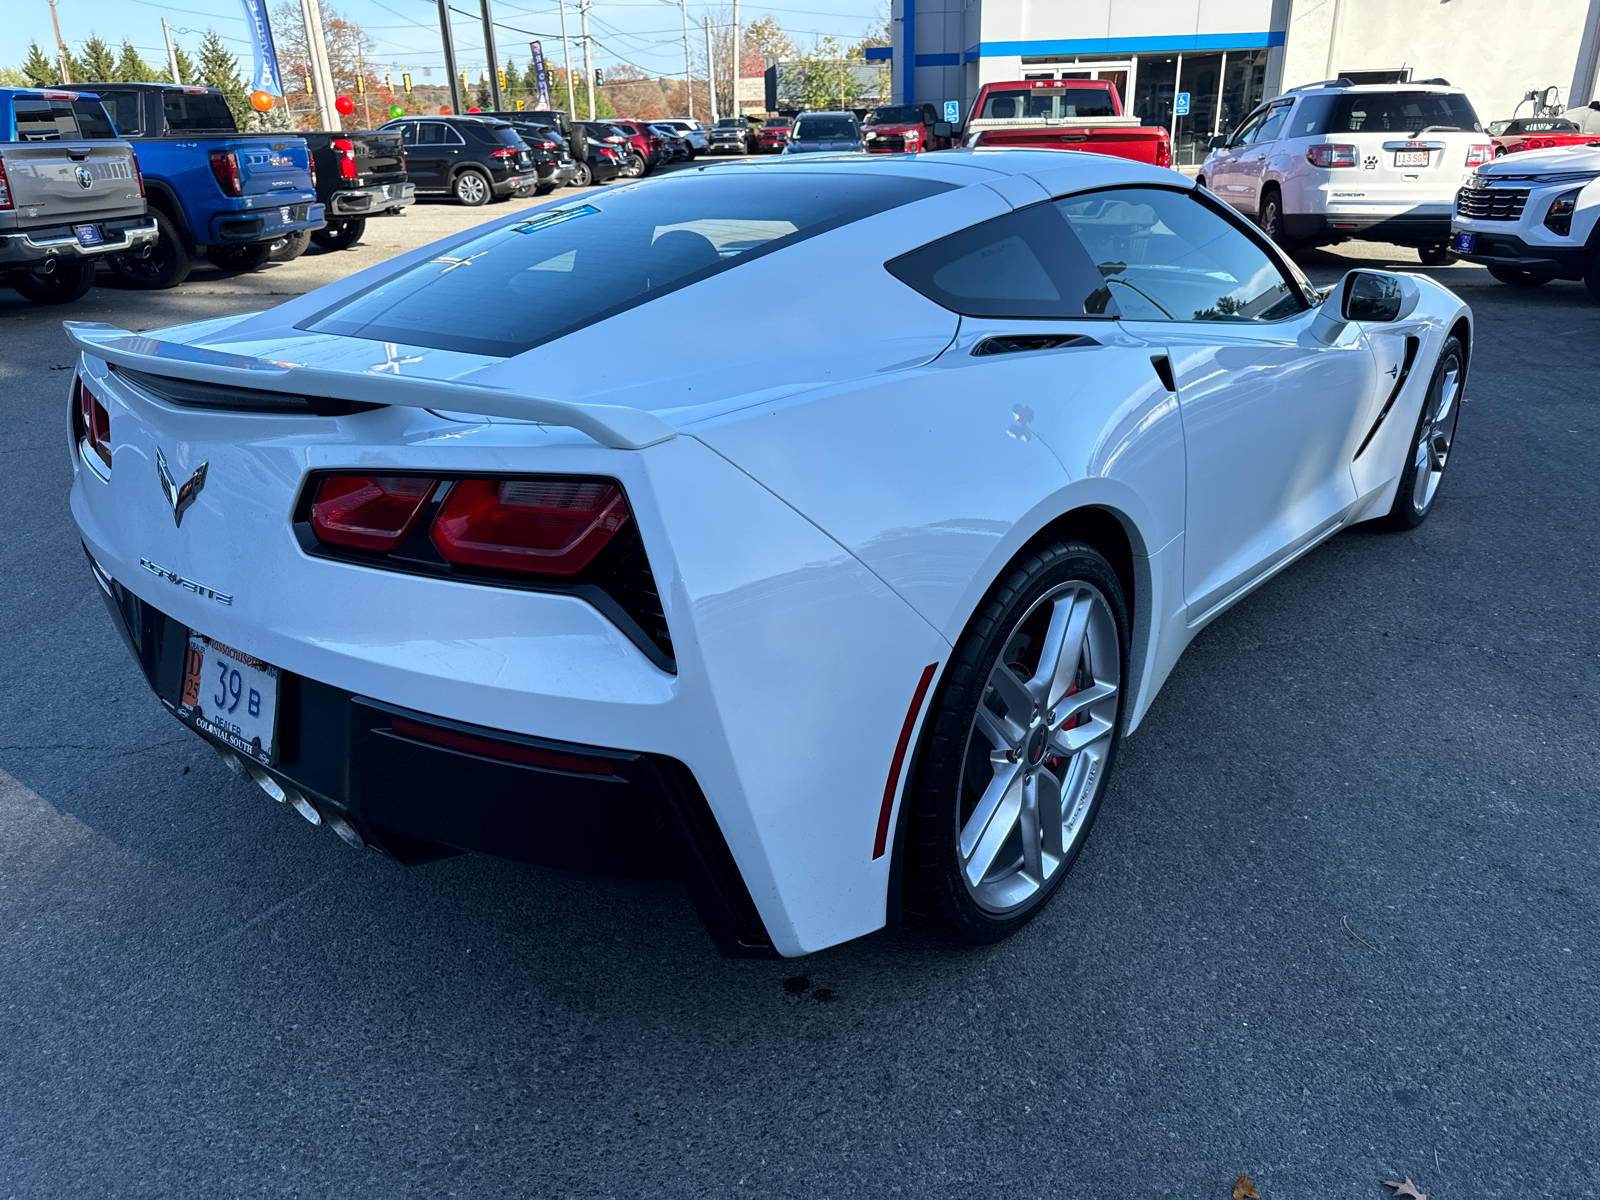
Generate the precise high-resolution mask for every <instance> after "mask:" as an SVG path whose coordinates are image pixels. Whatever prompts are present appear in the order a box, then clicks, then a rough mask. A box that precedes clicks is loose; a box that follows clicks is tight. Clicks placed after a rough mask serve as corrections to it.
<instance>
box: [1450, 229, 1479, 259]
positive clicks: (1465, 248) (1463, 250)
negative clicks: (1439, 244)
mask: <svg viewBox="0 0 1600 1200" xmlns="http://www.w3.org/2000/svg"><path fill="white" fill-rule="evenodd" d="M1477 241H1478V235H1477V234H1475V233H1458V234H1456V238H1455V241H1454V243H1452V245H1451V247H1450V248H1451V249H1452V250H1454V251H1455V252H1456V253H1457V254H1471V253H1472V247H1473V246H1474V245H1475V244H1476V243H1477Z"/></svg>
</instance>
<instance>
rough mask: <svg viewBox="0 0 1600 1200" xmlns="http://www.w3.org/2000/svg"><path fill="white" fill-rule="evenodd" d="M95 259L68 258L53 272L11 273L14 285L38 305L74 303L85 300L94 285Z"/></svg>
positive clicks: (57, 265)
mask: <svg viewBox="0 0 1600 1200" xmlns="http://www.w3.org/2000/svg"><path fill="white" fill-rule="evenodd" d="M94 268H95V260H94V259H92V258H68V259H63V260H61V261H59V262H57V263H56V265H55V269H54V270H52V271H50V272H49V274H46V275H41V274H40V273H39V272H37V271H28V270H22V271H18V272H16V273H15V274H14V275H12V276H11V281H10V282H11V286H12V287H13V288H15V289H16V290H17V291H18V292H19V293H20V294H21V295H23V296H25V297H26V298H27V299H29V300H32V301H33V302H34V303H35V304H71V303H72V302H73V301H74V300H82V299H83V298H84V296H86V295H88V293H89V289H90V288H92V287H93V286H94Z"/></svg>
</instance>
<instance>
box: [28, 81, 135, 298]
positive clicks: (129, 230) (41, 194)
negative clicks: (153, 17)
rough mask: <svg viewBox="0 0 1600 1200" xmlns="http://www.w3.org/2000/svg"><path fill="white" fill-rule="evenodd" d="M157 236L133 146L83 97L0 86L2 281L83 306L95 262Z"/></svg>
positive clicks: (36, 294)
mask: <svg viewBox="0 0 1600 1200" xmlns="http://www.w3.org/2000/svg"><path fill="white" fill-rule="evenodd" d="M155 239H156V223H155V220H154V218H152V217H151V216H150V215H149V214H148V213H147V211H146V209H145V198H144V186H143V183H142V181H141V179H140V177H139V164H138V162H137V160H136V159H135V158H134V156H133V148H132V147H131V146H130V145H129V144H128V143H127V142H125V141H121V140H119V139H118V138H117V131H116V129H115V128H113V126H112V124H111V121H110V119H109V118H108V117H107V116H106V111H105V109H104V107H102V106H101V104H100V101H99V99H98V98H97V97H96V96H94V95H93V94H92V93H89V92H71V91H59V90H49V89H39V88H0V280H3V281H4V282H5V283H8V284H10V285H11V286H12V287H13V288H15V289H16V290H17V291H18V292H20V293H22V295H24V296H26V297H27V298H28V299H29V300H32V301H34V302H35V303H38V304H62V303H66V302H68V301H72V300H77V299H80V298H81V297H82V296H83V295H84V293H86V292H87V291H88V290H89V288H90V287H91V286H93V284H94V269H95V266H96V264H97V263H98V261H99V259H100V257H101V256H102V255H105V254H109V253H112V252H114V251H118V250H136V249H138V248H140V247H142V246H145V245H148V244H150V243H153V242H154V241H155Z"/></svg>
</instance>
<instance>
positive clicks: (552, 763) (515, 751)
mask: <svg viewBox="0 0 1600 1200" xmlns="http://www.w3.org/2000/svg"><path fill="white" fill-rule="evenodd" d="M390 725H391V727H392V728H393V729H394V731H395V732H396V733H400V734H404V735H405V736H406V737H408V738H412V739H413V740H415V741H419V742H432V743H433V744H434V745H435V746H448V747H449V748H450V749H452V750H465V751H466V752H467V753H468V754H481V755H483V757H485V758H498V759H501V760H503V761H505V762H514V763H526V764H527V765H528V766H530V767H549V768H550V769H551V770H553V771H572V772H574V773H575V774H579V775H610V774H611V773H612V772H611V764H610V763H608V762H606V760H605V759H603V758H579V757H578V756H577V755H574V754H560V753H557V752H556V751H554V750H539V749H536V748H535V747H533V746H519V745H515V744H514V743H511V742H491V741H490V740H489V739H488V738H480V737H473V736H472V735H471V734H470V733H457V732H456V731H455V730H454V729H441V728H440V727H439V726H437V725H421V724H418V723H417V722H416V721H407V720H405V719H404V718H402V717H396V718H394V720H393V721H391V722H390Z"/></svg>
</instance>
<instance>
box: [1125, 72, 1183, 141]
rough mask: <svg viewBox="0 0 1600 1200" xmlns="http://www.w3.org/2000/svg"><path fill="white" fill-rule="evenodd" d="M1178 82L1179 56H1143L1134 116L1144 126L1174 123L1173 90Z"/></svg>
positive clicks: (1169, 125)
mask: <svg viewBox="0 0 1600 1200" xmlns="http://www.w3.org/2000/svg"><path fill="white" fill-rule="evenodd" d="M1177 81H1178V56H1177V55H1176V54H1173V55H1161V56H1159V57H1158V56H1155V55H1151V56H1150V57H1148V58H1147V57H1145V56H1144V55H1142V54H1141V55H1140V56H1139V69H1138V76H1137V80H1136V82H1135V83H1134V85H1133V109H1132V115H1133V116H1135V117H1138V118H1139V122H1140V123H1141V124H1143V125H1163V126H1167V127H1169V128H1170V127H1171V125H1172V93H1173V92H1174V91H1176V90H1177V89H1176V87H1175V86H1174V85H1175V84H1176V83H1177Z"/></svg>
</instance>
